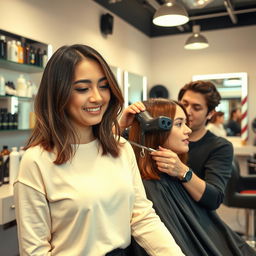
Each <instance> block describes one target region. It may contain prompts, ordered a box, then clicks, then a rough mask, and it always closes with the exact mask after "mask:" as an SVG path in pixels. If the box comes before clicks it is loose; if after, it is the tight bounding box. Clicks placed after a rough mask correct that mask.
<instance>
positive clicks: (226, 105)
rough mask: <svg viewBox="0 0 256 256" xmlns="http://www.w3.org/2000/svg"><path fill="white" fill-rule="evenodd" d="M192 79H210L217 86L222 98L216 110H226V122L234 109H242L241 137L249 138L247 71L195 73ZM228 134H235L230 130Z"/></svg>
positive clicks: (243, 138) (244, 139)
mask: <svg viewBox="0 0 256 256" xmlns="http://www.w3.org/2000/svg"><path fill="white" fill-rule="evenodd" d="M192 80H193V81H196V80H204V81H210V82H212V83H213V84H214V85H215V86H216V87H217V89H218V91H219V93H220V95H221V98H222V100H221V103H220V105H219V106H218V107H217V109H216V110H217V111H222V112H224V119H225V123H226V124H227V122H228V120H229V119H230V113H231V112H232V110H234V109H236V108H239V109H241V138H242V141H246V140H247V139H248V115H247V108H248V106H247V105H248V102H247V90H248V89H247V88H248V85H247V73H223V74H210V75H195V76H193V77H192ZM228 136H234V134H232V132H230V133H229V130H228Z"/></svg>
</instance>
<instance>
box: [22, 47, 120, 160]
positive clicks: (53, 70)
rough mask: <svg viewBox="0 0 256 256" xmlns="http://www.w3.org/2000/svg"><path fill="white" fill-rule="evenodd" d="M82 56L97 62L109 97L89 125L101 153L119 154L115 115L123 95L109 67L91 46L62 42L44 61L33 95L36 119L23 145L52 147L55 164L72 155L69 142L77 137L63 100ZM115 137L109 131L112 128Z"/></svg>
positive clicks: (67, 93)
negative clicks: (101, 113)
mask: <svg viewBox="0 0 256 256" xmlns="http://www.w3.org/2000/svg"><path fill="white" fill-rule="evenodd" d="M85 59H91V60H94V61H96V62H98V63H99V64H100V66H101V67H102V69H103V71H104V73H105V75H106V78H107V80H108V83H109V88H110V93H111V98H110V102H109V105H108V108H107V110H106V112H105V114H104V116H103V119H102V121H101V123H99V124H97V125H94V126H93V133H94V135H95V137H96V138H98V140H99V142H100V144H101V146H102V149H103V155H105V154H107V153H110V154H111V155H112V156H113V157H117V156H118V154H119V139H120V128H119V125H118V122H117V117H118V115H119V114H120V113H121V110H122V106H123V96H122V93H121V91H120V89H119V86H118V84H117V82H116V79H115V77H114V75H113V73H112V72H111V70H110V67H109V66H108V64H107V63H106V61H105V60H104V59H103V57H102V56H101V55H100V54H99V53H98V52H97V51H96V50H94V49H93V48H91V47H89V46H86V45H81V44H75V45H71V46H62V47H61V48H59V49H58V50H57V51H56V52H55V53H54V54H53V56H52V57H51V58H50V60H49V61H48V63H47V65H46V68H45V70H44V73H43V76H42V80H41V83H40V86H39V90H38V94H37V96H36V99H35V114H36V122H35V128H34V129H33V133H32V135H31V137H30V139H29V141H28V143H27V145H26V148H29V147H32V146H36V145H40V146H42V147H43V148H44V149H45V150H47V151H53V149H54V150H55V151H56V159H55V161H54V163H55V164H63V163H65V162H67V161H68V160H70V159H72V157H73V155H74V153H75V149H74V147H72V144H78V143H79V140H78V137H77V134H76V132H75V129H74V127H73V126H72V124H71V122H70V121H69V117H68V114H67V110H66V108H67V104H68V102H69V99H70V96H71V92H72V83H73V79H74V73H75V68H76V66H77V65H78V64H79V63H80V62H81V61H83V60H85ZM113 126H114V129H115V131H116V134H117V138H115V137H114V135H113V133H112V128H113Z"/></svg>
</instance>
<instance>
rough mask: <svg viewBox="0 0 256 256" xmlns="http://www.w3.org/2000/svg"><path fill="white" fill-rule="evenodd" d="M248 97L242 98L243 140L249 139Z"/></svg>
mask: <svg viewBox="0 0 256 256" xmlns="http://www.w3.org/2000/svg"><path fill="white" fill-rule="evenodd" d="M247 99H248V97H247V96H246V97H245V98H244V99H242V103H241V104H242V120H241V138H242V142H246V141H247V140H248V115H247V109H248V106H247V104H248V103H247Z"/></svg>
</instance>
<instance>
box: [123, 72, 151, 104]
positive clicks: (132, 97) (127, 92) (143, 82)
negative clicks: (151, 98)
mask: <svg viewBox="0 0 256 256" xmlns="http://www.w3.org/2000/svg"><path fill="white" fill-rule="evenodd" d="M146 99H147V78H146V77H145V76H141V75H137V74H134V73H130V72H127V71H125V72H124V105H125V107H127V106H128V105H130V104H132V103H134V102H136V101H142V100H146Z"/></svg>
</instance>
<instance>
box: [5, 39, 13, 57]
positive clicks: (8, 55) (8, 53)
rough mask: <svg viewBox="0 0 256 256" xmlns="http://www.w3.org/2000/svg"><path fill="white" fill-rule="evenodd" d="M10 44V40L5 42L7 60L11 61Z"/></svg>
mask: <svg viewBox="0 0 256 256" xmlns="http://www.w3.org/2000/svg"><path fill="white" fill-rule="evenodd" d="M11 44H12V42H11V41H10V40H9V41H7V47H6V48H7V60H11Z"/></svg>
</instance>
